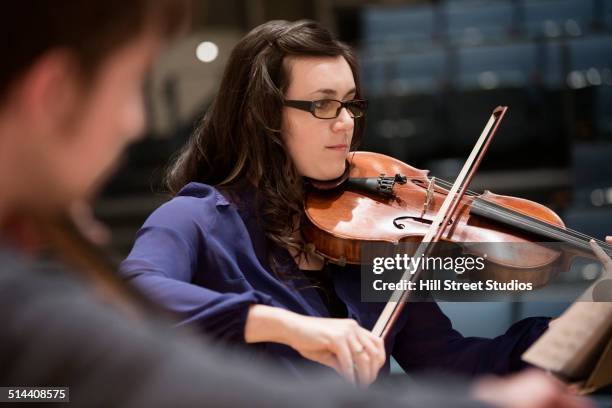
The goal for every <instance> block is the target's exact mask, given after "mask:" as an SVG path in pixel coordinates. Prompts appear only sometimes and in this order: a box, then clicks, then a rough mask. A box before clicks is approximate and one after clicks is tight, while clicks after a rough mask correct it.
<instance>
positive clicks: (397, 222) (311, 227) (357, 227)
mask: <svg viewBox="0 0 612 408" xmlns="http://www.w3.org/2000/svg"><path fill="white" fill-rule="evenodd" d="M348 168H349V171H348V172H347V173H346V174H345V179H344V180H343V181H342V183H338V184H337V185H336V186H334V188H332V189H321V188H320V187H319V188H311V189H310V190H309V191H307V193H306V199H305V205H304V208H305V216H306V222H305V225H304V227H303V230H302V233H303V235H304V238H305V240H306V242H309V243H311V244H313V245H314V247H315V248H316V250H317V252H319V253H320V254H321V255H322V256H324V257H325V258H327V259H329V260H330V261H332V262H334V263H338V264H341V265H343V264H347V263H348V264H361V263H362V259H361V254H362V250H363V247H364V245H367V244H372V243H390V244H400V243H418V242H420V241H421V240H422V239H423V236H424V235H425V233H426V231H427V229H428V228H429V227H430V225H431V224H432V222H433V219H434V217H435V216H436V214H437V213H438V211H439V210H440V206H441V203H442V202H443V200H444V198H445V197H446V195H447V194H448V188H449V185H450V183H448V182H445V181H443V180H438V179H436V178H433V177H432V178H430V177H428V171H427V170H420V169H417V168H415V167H412V166H410V165H408V164H406V163H403V162H401V161H399V160H397V159H394V158H392V157H389V156H385V155H382V154H379V153H372V152H361V151H359V152H354V153H352V154H351V158H350V160H349V167H348ZM386 175H391V176H386ZM441 238H442V239H441V241H443V242H450V243H453V244H456V245H458V246H460V247H462V246H463V247H464V250H466V251H467V252H470V254H471V255H475V256H481V255H483V253H482V252H484V253H487V268H486V269H485V273H486V275H487V278H488V279H495V280H498V281H506V282H509V281H511V280H513V279H516V280H518V281H519V282H531V283H532V284H533V285H534V287H539V286H543V285H544V284H546V283H547V282H548V281H549V280H550V279H551V278H552V277H553V275H552V272H553V271H554V270H558V269H557V268H553V267H552V266H553V265H554V264H555V263H564V265H565V264H567V265H569V263H571V261H572V260H573V258H574V257H576V256H585V257H589V258H593V259H596V258H595V256H594V255H593V254H592V251H591V249H590V246H589V240H590V239H592V238H591V237H589V236H587V235H584V234H581V233H579V232H576V231H572V230H570V229H567V228H566V227H565V225H564V224H563V221H562V220H561V218H560V217H559V216H558V215H557V214H556V213H555V212H554V211H552V210H551V209H549V208H547V207H545V206H543V205H541V204H538V203H536V202H533V201H529V200H525V199H522V198H518V197H511V196H504V195H498V194H494V193H492V192H490V191H485V192H484V193H482V194H476V193H473V192H468V193H467V194H466V195H465V196H464V197H463V198H462V199H461V202H460V204H459V208H458V211H457V213H456V216H455V217H454V218H453V219H451V221H450V225H449V226H448V228H447V229H446V231H445V233H444V234H443V235H442V237H441ZM543 242H561V243H564V244H566V245H564V250H563V251H561V250H558V249H551V248H549V247H546V246H543V245H542V243H543ZM469 243H482V245H466V244H469ZM497 243H512V244H520V245H508V246H504V251H498V250H495V245H496V244H497ZM599 244H600V246H601V247H602V248H603V249H604V251H607V252H608V254H612V248H610V245H609V244H606V243H605V242H599ZM474 251H478V253H474ZM480 251H482V252H480ZM472 273H473V274H474V273H479V272H478V271H472ZM481 277H482V276H478V275H472V276H471V278H475V279H479V278H481Z"/></svg>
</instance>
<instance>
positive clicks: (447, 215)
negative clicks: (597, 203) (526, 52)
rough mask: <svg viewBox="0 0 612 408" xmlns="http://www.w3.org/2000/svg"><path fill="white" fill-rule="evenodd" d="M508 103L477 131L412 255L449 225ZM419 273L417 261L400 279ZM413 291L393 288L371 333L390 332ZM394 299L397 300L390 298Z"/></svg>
mask: <svg viewBox="0 0 612 408" xmlns="http://www.w3.org/2000/svg"><path fill="white" fill-rule="evenodd" d="M507 110H508V107H507V106H498V107H497V108H495V109H494V110H493V113H491V116H490V118H489V121H488V122H487V124H486V125H485V127H484V130H483V131H482V133H481V134H480V137H479V138H478V140H477V141H476V145H474V148H473V149H472V152H471V153H470V155H469V157H468V158H467V160H466V162H465V164H464V165H463V168H462V169H461V172H459V175H458V176H457V179H456V180H455V182H454V183H453V186H452V188H451V189H450V190H449V192H448V195H447V196H446V199H444V202H443V203H442V206H441V207H440V210H439V211H438V214H437V215H436V217H435V218H434V220H433V222H432V223H431V225H430V227H429V229H428V230H427V233H426V234H425V236H424V237H423V240H422V241H421V243H420V244H419V246H418V248H417V250H416V251H415V253H414V255H413V258H418V257H425V256H427V255H428V254H429V253H430V252H431V249H432V248H433V246H434V244H435V243H436V242H438V241H439V240H440V238H441V237H442V235H443V234H444V232H445V231H446V227H447V226H448V225H449V224H450V221H451V220H452V219H453V217H454V216H455V214H456V212H457V209H458V208H459V204H460V203H461V199H462V198H463V196H464V195H465V192H466V191H467V189H468V187H469V185H470V183H471V181H472V178H473V177H474V174H475V173H476V171H477V170H478V167H479V166H480V163H481V162H482V159H483V158H484V155H485V153H486V152H487V150H488V148H489V145H490V144H491V141H492V140H493V136H495V133H496V132H497V128H498V127H499V124H500V123H501V120H502V119H503V117H504V115H505V114H506V111H507ZM421 273H422V265H421V264H420V263H419V265H418V267H417V268H415V269H414V270H410V269H406V270H405V271H404V272H403V274H402V278H401V279H402V280H409V281H411V282H418V281H419V279H420V276H421ZM411 293H412V291H410V290H401V289H396V290H395V291H394V292H393V294H392V295H391V298H390V300H389V301H388V302H387V304H386V305H385V308H384V309H383V311H382V313H381V314H380V316H379V317H378V320H377V321H376V324H375V325H374V328H373V329H372V333H374V334H375V335H377V336H379V337H382V338H383V339H385V338H386V337H387V335H388V334H389V331H390V330H391V328H392V327H393V325H394V324H395V322H396V320H397V318H398V317H399V315H400V313H401V312H402V310H403V309H404V306H405V304H406V302H408V300H409V299H410V295H411ZM393 299H397V300H393Z"/></svg>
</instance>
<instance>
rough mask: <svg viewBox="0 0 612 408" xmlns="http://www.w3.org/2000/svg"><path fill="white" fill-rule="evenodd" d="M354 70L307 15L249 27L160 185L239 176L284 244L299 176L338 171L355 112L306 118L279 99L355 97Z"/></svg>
mask: <svg viewBox="0 0 612 408" xmlns="http://www.w3.org/2000/svg"><path fill="white" fill-rule="evenodd" d="M358 72H359V70H358V66H357V60H356V58H355V56H354V54H353V52H352V51H351V49H350V48H349V47H348V46H346V45H345V44H343V43H341V42H339V41H338V40H336V39H335V38H334V37H333V36H332V35H331V33H330V32H329V31H328V30H326V29H325V28H323V27H322V26H321V25H319V24H318V23H316V22H313V21H304V20H302V21H296V22H287V21H270V22H268V23H265V24H262V25H260V26H258V27H256V28H255V29H253V30H252V31H251V32H250V33H248V34H247V35H246V36H245V37H244V38H243V39H242V40H241V41H240V42H239V43H238V44H237V45H236V47H235V48H234V49H233V51H232V53H231V56H230V59H229V61H228V64H227V67H226V69H225V72H224V76H223V79H222V82H221V84H220V87H219V93H218V94H217V96H216V98H215V100H214V101H213V103H212V105H211V106H210V108H209V110H208V112H207V113H206V115H205V117H204V119H203V120H202V122H201V124H200V126H199V128H198V129H197V130H196V132H195V134H194V135H193V136H192V138H191V140H190V141H189V143H188V145H187V146H186V147H185V148H184V150H183V152H182V153H181V154H180V156H179V157H178V158H177V160H176V161H175V163H174V164H173V165H172V166H171V168H170V170H169V172H168V175H167V184H168V187H169V189H170V191H171V192H173V193H176V192H177V191H178V190H180V188H182V187H183V186H184V185H185V184H186V183H188V182H190V181H199V182H204V183H208V184H213V185H219V186H231V185H232V184H235V183H240V182H242V181H246V180H248V182H249V183H251V184H253V185H255V186H256V188H257V191H258V197H259V200H258V201H259V208H260V209H261V210H262V212H261V214H260V215H261V216H262V217H261V221H262V222H263V226H264V229H265V230H266V234H267V236H268V238H270V239H271V240H272V241H274V242H276V243H279V244H282V245H285V246H287V245H292V243H291V240H290V238H289V236H290V235H291V232H292V229H293V226H294V224H295V219H296V216H297V217H298V218H299V216H300V215H301V212H302V201H303V190H302V187H303V180H304V178H314V179H318V180H329V179H333V178H336V177H339V176H340V175H341V174H342V172H343V171H344V168H345V159H346V156H347V154H348V151H349V148H350V147H355V146H356V145H357V143H358V141H359V139H360V137H361V134H362V133H363V127H364V122H363V118H361V119H353V118H352V117H351V116H350V115H349V114H348V112H347V110H346V109H342V110H341V111H340V115H339V116H338V117H337V118H329V119H320V118H316V117H314V116H313V115H312V114H311V113H310V112H308V111H304V110H300V109H297V108H294V107H289V106H285V101H286V100H305V101H315V100H320V99H337V100H341V101H343V100H348V99H358V98H360V97H361V87H360V83H359V75H358Z"/></svg>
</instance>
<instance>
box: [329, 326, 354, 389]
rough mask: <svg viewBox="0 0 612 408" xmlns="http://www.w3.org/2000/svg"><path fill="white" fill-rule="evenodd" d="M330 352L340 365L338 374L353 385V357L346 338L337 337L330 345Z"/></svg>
mask: <svg viewBox="0 0 612 408" xmlns="http://www.w3.org/2000/svg"><path fill="white" fill-rule="evenodd" d="M332 351H333V352H334V353H335V354H336V358H337V359H338V362H339V363H340V370H341V371H340V374H341V375H342V376H343V377H344V378H345V379H346V380H347V381H348V382H350V383H351V384H355V370H354V368H353V357H352V355H351V350H350V347H349V344H348V341H347V339H346V338H344V337H341V336H338V337H337V338H336V339H334V342H333V343H332Z"/></svg>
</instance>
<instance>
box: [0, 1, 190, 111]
mask: <svg viewBox="0 0 612 408" xmlns="http://www.w3.org/2000/svg"><path fill="white" fill-rule="evenodd" d="M190 6H191V1H190V0H128V1H121V0H19V1H9V2H5V3H3V4H2V12H0V38H1V39H2V40H3V41H4V43H5V47H3V48H4V51H3V55H2V64H0V101H1V99H2V98H3V97H4V96H5V94H6V92H7V91H8V88H9V87H10V85H11V83H13V82H14V81H16V80H18V79H19V77H20V75H22V74H23V73H25V72H26V70H27V69H28V67H29V66H31V65H32V64H33V63H34V62H35V61H36V59H37V58H39V57H41V56H42V55H43V54H44V53H45V52H47V51H49V50H51V49H65V50H67V51H69V52H71V53H72V54H73V55H74V56H75V58H76V60H77V61H78V64H79V68H80V72H79V74H81V75H82V76H83V77H84V78H85V79H88V78H91V77H92V76H93V75H94V74H95V72H96V68H97V67H98V66H100V64H101V62H102V61H103V60H104V58H105V57H106V56H108V54H109V53H110V52H111V51H113V50H115V49H117V48H119V47H121V46H122V45H124V44H126V43H127V42H129V41H130V40H131V39H133V38H134V37H136V36H138V35H139V34H141V33H143V32H145V31H146V30H153V32H156V33H158V34H159V36H160V37H161V38H167V37H170V36H172V35H174V34H175V33H177V32H178V31H180V29H181V28H183V27H184V26H185V25H186V23H187V21H188V16H189V15H190V10H191V7H190Z"/></svg>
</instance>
